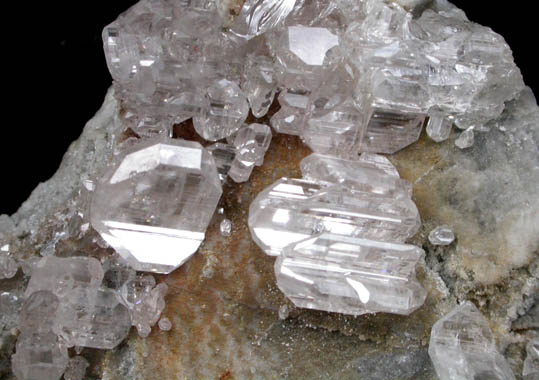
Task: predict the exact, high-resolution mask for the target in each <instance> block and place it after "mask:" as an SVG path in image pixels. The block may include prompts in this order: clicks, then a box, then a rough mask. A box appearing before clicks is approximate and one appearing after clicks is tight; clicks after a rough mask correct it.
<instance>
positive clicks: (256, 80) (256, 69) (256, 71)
mask: <svg viewBox="0 0 539 380" xmlns="http://www.w3.org/2000/svg"><path fill="white" fill-rule="evenodd" d="M294 1H295V0H294ZM241 88H242V90H243V91H244V92H245V94H246V95H247V100H248V101H249V105H250V106H251V112H252V113H253V116H254V117H257V118H260V117H262V116H264V115H266V114H267V113H268V110H269V108H270V106H271V104H272V103H273V98H274V97H275V92H276V90H277V83H276V81H275V75H274V73H273V60H272V59H271V58H269V57H266V56H255V55H249V56H247V61H246V63H245V74H244V79H243V82H242V86H241Z"/></svg>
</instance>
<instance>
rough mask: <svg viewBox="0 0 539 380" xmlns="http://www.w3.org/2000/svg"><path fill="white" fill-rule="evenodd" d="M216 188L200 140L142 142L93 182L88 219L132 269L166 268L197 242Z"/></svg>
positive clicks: (213, 171) (192, 249) (160, 270)
mask: <svg viewBox="0 0 539 380" xmlns="http://www.w3.org/2000/svg"><path fill="white" fill-rule="evenodd" d="M221 192H222V190H221V182H220V180H219V174H218V172H217V168H216V166H215V161H214V159H213V158H212V156H211V155H210V154H209V153H208V151H206V150H205V149H204V148H202V146H200V144H198V143H195V142H189V141H184V140H179V139H166V138H164V139H163V138H161V139H157V140H149V141H144V142H142V143H140V144H138V145H136V146H134V147H133V148H132V149H131V150H128V151H127V152H125V153H124V154H123V155H122V156H121V157H120V158H119V159H118V161H117V163H116V165H114V166H113V167H111V168H110V169H109V170H108V172H107V173H105V175H104V176H103V177H102V178H101V180H100V181H99V183H98V184H97V187H96V190H95V192H94V196H93V199H92V205H91V223H92V226H93V227H94V228H95V229H96V230H97V231H98V232H99V233H100V234H101V236H102V237H103V239H105V241H107V243H109V244H110V245H111V246H112V247H113V248H114V249H115V250H116V251H117V252H118V253H119V254H120V255H121V256H122V257H123V258H124V259H125V260H127V262H128V263H129V264H130V265H131V266H132V267H133V268H134V269H136V270H143V271H152V272H158V273H169V272H171V271H172V270H174V269H176V268H177V267H178V266H180V265H181V264H182V263H184V262H185V261H186V260H187V259H188V258H189V257H191V255H192V254H193V253H195V252H196V250H197V249H198V247H199V246H200V243H201V242H202V240H203V239H204V234H205V231H206V228H207V226H208V224H209V222H210V220H211V218H212V216H213V213H214V211H215V208H216V206H217V202H218V201H219V198H220V196H221Z"/></svg>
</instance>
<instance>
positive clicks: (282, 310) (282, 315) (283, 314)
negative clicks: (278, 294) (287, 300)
mask: <svg viewBox="0 0 539 380" xmlns="http://www.w3.org/2000/svg"><path fill="white" fill-rule="evenodd" d="M288 314H289V310H288V306H287V305H281V307H279V319H286V318H288Z"/></svg>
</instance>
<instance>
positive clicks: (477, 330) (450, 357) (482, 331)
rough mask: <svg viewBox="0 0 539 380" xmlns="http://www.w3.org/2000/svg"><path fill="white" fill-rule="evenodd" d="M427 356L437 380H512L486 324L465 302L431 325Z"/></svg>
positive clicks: (475, 309) (472, 307)
mask: <svg viewBox="0 0 539 380" xmlns="http://www.w3.org/2000/svg"><path fill="white" fill-rule="evenodd" d="M429 356H430V358H431V360H432V362H433V364H434V368H435V369H436V373H437V374H438V377H439V378H440V380H455V379H462V380H466V379H496V380H514V379H515V377H514V376H513V372H512V371H511V368H510V367H509V365H508V364H507V362H506V360H505V358H504V357H503V356H502V355H500V353H499V352H498V350H497V349H496V341H495V340H494V335H493V334H492V331H491V330H490V328H489V327H488V324H487V321H486V320H485V319H484V318H483V316H482V315H481V313H480V312H479V310H477V308H476V307H475V305H474V304H473V303H471V302H469V301H467V302H464V303H463V304H462V305H460V306H457V307H456V308H455V309H453V310H452V311H451V312H449V314H447V315H445V316H444V317H443V318H442V319H440V320H439V321H437V322H436V323H435V324H434V326H433V327H432V331H431V335H430V343H429Z"/></svg>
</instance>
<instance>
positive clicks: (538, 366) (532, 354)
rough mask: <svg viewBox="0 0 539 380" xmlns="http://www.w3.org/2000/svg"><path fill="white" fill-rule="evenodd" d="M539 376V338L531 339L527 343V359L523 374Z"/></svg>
mask: <svg viewBox="0 0 539 380" xmlns="http://www.w3.org/2000/svg"><path fill="white" fill-rule="evenodd" d="M534 375H535V376H539V339H533V340H530V342H529V343H528V344H527V345H526V360H524V367H523V369H522V376H529V377H530V378H531V376H534Z"/></svg>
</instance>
